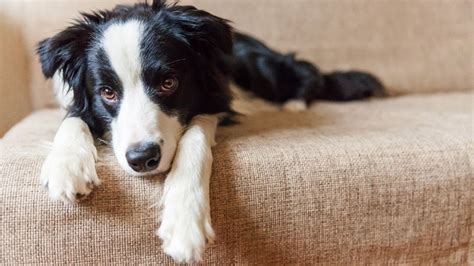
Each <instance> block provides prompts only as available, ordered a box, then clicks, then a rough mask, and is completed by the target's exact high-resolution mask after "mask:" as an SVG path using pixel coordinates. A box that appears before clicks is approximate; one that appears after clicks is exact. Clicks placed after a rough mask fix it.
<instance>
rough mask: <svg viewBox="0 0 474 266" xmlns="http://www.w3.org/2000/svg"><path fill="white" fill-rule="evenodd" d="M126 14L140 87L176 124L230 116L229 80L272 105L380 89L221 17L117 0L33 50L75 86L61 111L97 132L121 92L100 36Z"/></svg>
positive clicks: (161, 0)
mask: <svg viewBox="0 0 474 266" xmlns="http://www.w3.org/2000/svg"><path fill="white" fill-rule="evenodd" d="M129 19H135V20H139V21H141V22H142V23H143V25H144V27H145V32H144V37H143V40H142V42H141V51H140V53H141V55H140V56H141V58H142V80H143V81H144V83H145V86H146V93H147V94H148V96H149V97H150V98H151V99H152V100H153V101H154V102H155V103H156V104H158V105H159V106H160V108H161V109H162V110H163V111H165V112H167V113H169V114H174V115H177V116H178V117H179V119H180V121H181V122H182V124H186V123H188V122H189V121H190V119H191V118H192V117H193V116H195V115H197V114H216V113H221V112H227V113H230V114H232V113H233V111H232V110H231V109H230V102H231V93H230V91H229V86H228V83H229V81H230V80H231V79H233V80H234V81H235V82H236V83H237V84H238V85H240V86H241V87H242V88H244V89H246V90H250V91H252V92H254V93H255V94H256V95H257V96H260V97H263V98H265V99H267V100H270V101H273V102H277V103H283V102H285V101H287V100H289V99H302V100H305V101H307V102H311V101H313V100H316V99H327V100H336V101H347V100H354V99H361V98H364V97H368V96H370V95H372V94H374V92H376V91H379V90H383V86H382V84H381V83H380V82H379V81H378V80H377V78H375V77H373V76H372V75H370V74H367V73H363V72H356V71H353V72H347V73H341V72H336V73H330V74H322V73H321V72H320V71H319V70H318V68H317V67H316V66H314V65H312V64H311V63H309V62H307V61H303V60H297V59H296V58H295V56H294V55H293V54H281V53H278V52H276V51H274V50H272V49H270V48H268V47H267V46H266V45H264V44H263V43H262V42H260V41H258V40H256V39H254V38H252V37H250V36H247V35H244V34H241V33H234V34H232V29H231V27H230V26H229V24H228V21H227V20H225V19H222V18H219V17H216V16H214V15H211V14H209V13H207V12H205V11H202V10H199V9H196V8H195V7H192V6H178V5H168V4H166V1H165V0H154V1H153V2H152V3H147V2H145V3H140V4H136V5H133V6H128V5H118V6H117V7H115V8H114V9H113V10H111V11H98V12H93V13H82V18H81V19H79V20H77V21H76V22H75V23H74V24H73V25H72V26H70V27H68V28H66V29H65V30H64V31H62V32H60V33H58V34H56V35H55V36H53V37H52V38H49V39H46V40H44V41H42V42H40V43H39V45H38V49H37V52H38V54H39V58H40V62H41V66H42V70H43V73H44V75H45V76H46V77H47V78H51V77H52V76H53V75H54V74H55V73H56V72H57V71H62V73H63V77H64V80H65V82H67V83H69V85H70V86H71V87H72V90H73V91H74V99H73V104H72V106H71V107H70V108H69V110H68V115H69V116H76V117H81V118H82V119H83V120H84V121H86V123H87V124H88V125H89V127H90V129H91V131H92V132H93V133H94V134H95V135H96V136H100V135H103V134H104V133H105V132H106V131H107V130H108V128H109V126H110V121H112V119H113V118H114V117H115V116H116V115H117V113H118V110H119V108H120V98H121V96H122V95H123V88H122V85H121V83H120V81H119V78H118V77H117V76H116V74H115V73H114V71H113V70H112V68H111V66H110V63H109V61H108V58H107V56H106V55H105V53H104V51H103V48H102V47H101V45H100V39H101V34H102V32H103V31H104V29H105V28H106V27H108V26H109V25H110V24H113V23H118V22H124V21H127V20H129ZM170 75H173V76H175V77H177V78H178V79H179V84H180V89H179V90H177V92H176V93H174V94H172V95H171V96H169V97H162V96H160V95H159V94H157V90H156V87H157V86H160V84H161V82H162V81H163V80H164V79H166V78H167V77H168V76H170ZM103 86H108V87H110V88H112V89H113V90H114V91H116V92H117V94H118V95H119V101H118V102H117V103H114V104H110V103H107V102H105V101H104V100H103V99H102V97H101V96H100V88H102V87H103ZM229 121H230V120H229Z"/></svg>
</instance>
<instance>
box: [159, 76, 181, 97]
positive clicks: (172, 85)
mask: <svg viewBox="0 0 474 266" xmlns="http://www.w3.org/2000/svg"><path fill="white" fill-rule="evenodd" d="M178 85H179V82H178V79H177V78H175V77H170V78H166V79H165V80H163V82H162V83H161V88H160V92H162V93H164V94H171V93H173V92H174V91H175V90H176V89H177V88H178Z"/></svg>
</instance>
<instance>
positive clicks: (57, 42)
mask: <svg viewBox="0 0 474 266" xmlns="http://www.w3.org/2000/svg"><path fill="white" fill-rule="evenodd" d="M92 32H93V29H92V27H91V26H90V25H89V24H87V23H77V24H74V25H72V26H70V27H68V28H67V29H65V30H64V31H62V32H60V33H58V34H56V35H55V36H53V37H51V38H48V39H46V40H43V41H41V42H40V43H39V44H38V48H37V53H38V55H39V60H40V63H41V68H42V70H43V74H44V75H45V77H46V78H51V77H52V76H53V75H54V74H55V73H56V72H57V71H61V72H62V76H63V79H64V81H65V82H67V83H69V85H70V86H71V87H72V88H73V89H74V88H79V87H82V86H83V85H84V84H83V83H84V78H85V77H84V74H85V70H86V68H87V58H86V56H85V55H86V52H85V51H86V49H87V47H88V45H89V42H90V41H91V35H92Z"/></svg>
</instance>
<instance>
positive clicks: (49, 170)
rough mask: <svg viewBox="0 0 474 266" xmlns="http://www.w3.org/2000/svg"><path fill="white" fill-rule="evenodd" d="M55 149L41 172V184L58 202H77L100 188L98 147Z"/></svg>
mask: <svg viewBox="0 0 474 266" xmlns="http://www.w3.org/2000/svg"><path fill="white" fill-rule="evenodd" d="M92 149H93V150H86V149H84V148H81V147H75V148H69V149H65V148H53V150H52V151H51V152H50V154H49V155H48V157H47V158H46V161H45V162H44V163H43V168H42V169H41V183H42V184H43V186H45V187H46V188H47V189H48V191H49V195H50V197H51V198H52V199H54V200H62V201H64V202H66V203H76V202H78V201H80V200H82V199H84V198H86V197H87V196H88V195H89V194H90V193H91V192H92V190H93V188H94V187H96V186H98V185H100V180H99V177H98V176H97V172H96V169H95V156H96V150H95V147H92Z"/></svg>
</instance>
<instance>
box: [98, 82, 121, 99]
mask: <svg viewBox="0 0 474 266" xmlns="http://www.w3.org/2000/svg"><path fill="white" fill-rule="evenodd" d="M100 96H102V98H104V100H106V101H108V102H116V101H117V98H118V97H117V92H115V91H114V90H112V88H110V87H107V86H104V87H101V88H100Z"/></svg>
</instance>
